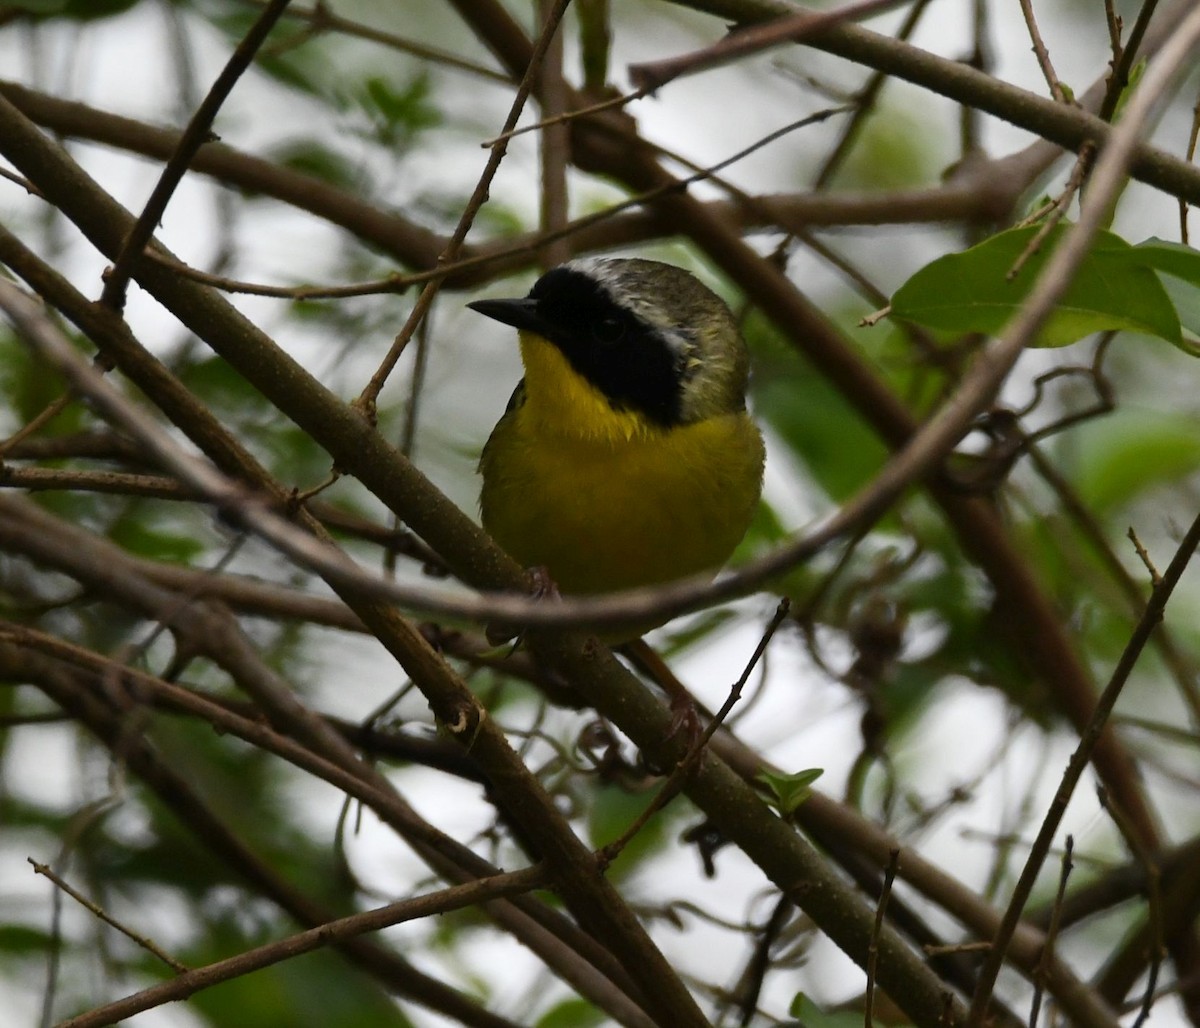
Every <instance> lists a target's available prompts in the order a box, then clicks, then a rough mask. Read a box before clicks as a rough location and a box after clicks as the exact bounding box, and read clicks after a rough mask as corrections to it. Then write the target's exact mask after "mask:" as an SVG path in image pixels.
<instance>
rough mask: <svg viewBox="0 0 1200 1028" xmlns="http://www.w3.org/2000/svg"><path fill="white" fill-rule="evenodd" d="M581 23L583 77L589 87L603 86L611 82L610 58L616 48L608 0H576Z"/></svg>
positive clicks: (580, 43)
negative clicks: (613, 47) (609, 72)
mask: <svg viewBox="0 0 1200 1028" xmlns="http://www.w3.org/2000/svg"><path fill="white" fill-rule="evenodd" d="M575 17H576V19H577V20H578V22H579V53H580V57H581V58H582V63H583V80H584V82H585V83H586V85H587V87H588V88H589V89H595V90H599V89H603V88H604V84H605V83H606V82H607V81H608V58H609V51H610V50H611V48H612V32H611V30H610V28H609V5H608V0H576V3H575Z"/></svg>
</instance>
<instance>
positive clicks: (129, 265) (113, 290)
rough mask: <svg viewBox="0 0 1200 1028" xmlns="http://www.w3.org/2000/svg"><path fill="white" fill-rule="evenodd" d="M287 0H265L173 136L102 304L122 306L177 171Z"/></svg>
mask: <svg viewBox="0 0 1200 1028" xmlns="http://www.w3.org/2000/svg"><path fill="white" fill-rule="evenodd" d="M287 5H288V0H271V2H270V3H269V4H267V6H266V7H265V8H264V10H263V13H262V14H261V15H260V16H259V18H258V20H257V21H256V22H255V23H254V24H253V25H252V26H251V27H250V31H249V32H247V33H246V36H245V38H244V39H243V40H242V41H241V43H239V44H238V47H237V49H236V50H234V52H233V55H232V56H231V57H230V58H229V61H228V62H227V63H226V65H225V67H224V68H223V69H222V71H221V74H220V75H219V76H218V77H217V81H216V82H214V83H213V86H212V89H210V90H209V91H208V95H207V96H206V97H205V98H204V102H203V103H202V104H201V105H200V107H199V108H198V109H197V111H196V113H195V115H194V116H193V117H192V120H191V121H190V122H189V123H188V127H187V128H186V129H185V130H184V132H183V135H181V136H180V137H179V145H178V147H177V148H176V150H175V153H174V154H173V155H172V156H171V159H170V160H169V161H167V164H166V166H165V167H164V168H163V170H162V174H161V175H160V176H159V179H158V184H157V185H156V186H155V187H154V191H153V192H152V193H151V194H150V199H149V200H147V201H146V206H145V207H143V208H142V213H141V214H140V215H139V216H138V219H137V223H136V224H135V225H134V226H133V228H132V229H131V230H130V232H129V235H128V236H126V237H125V242H124V244H123V245H122V247H121V251H120V253H119V254H117V259H116V260H115V261H114V262H113V264H112V267H111V268H110V269H109V271H108V273H107V274H106V276H105V282H104V289H103V291H102V292H101V294H100V302H101V303H103V304H104V305H105V306H107V307H111V308H112V309H113V310H115V311H118V312H119V311H121V310H123V309H124V307H125V292H126V289H127V288H128V286H129V279H130V278H131V276H132V275H133V265H134V263H135V262H136V261H137V259H138V257H140V256H141V254H142V251H143V250H144V249H145V248H146V244H147V243H149V242H150V237H151V236H152V235H153V234H154V229H155V228H156V227H157V225H158V223H159V222H160V221H161V220H162V216H163V212H164V211H166V209H167V204H168V203H169V202H170V200H171V196H172V195H173V194H174V192H175V189H176V187H177V186H178V185H179V183H180V182H182V181H183V176H184V175H185V174H186V173H187V170H188V167H189V165H190V164H191V162H192V158H193V157H194V156H195V153H196V151H197V150H199V149H200V147H201V146H203V145H204V144H205V143H206V142H208V141H210V140H211V139H212V138H213V134H212V123H213V120H214V119H215V118H216V116H217V112H218V111H219V110H220V109H221V105H222V104H224V102H225V100H226V98H227V97H228V96H229V94H230V92H231V91H232V90H233V87H234V85H235V84H236V83H237V80H238V79H239V78H241V77H242V73H243V72H245V70H246V69H247V68H249V67H250V62H251V61H253V60H254V55H255V53H257V52H258V49H259V47H261V46H262V44H263V43H264V42H265V41H266V38H267V36H268V35H269V34H270V32H271V29H272V28H274V26H275V23H276V22H277V21H278V20H279V17H280V15H282V14H283V10H284V8H285V7H287Z"/></svg>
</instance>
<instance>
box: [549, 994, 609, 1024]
mask: <svg viewBox="0 0 1200 1028" xmlns="http://www.w3.org/2000/svg"><path fill="white" fill-rule="evenodd" d="M605 1023H607V1019H606V1018H605V1016H604V1014H603V1013H601V1012H600V1011H599V1010H597V1009H596V1008H595V1007H594V1006H592V1005H591V1004H590V1003H588V1002H586V1001H585V1000H582V999H568V1000H564V1001H563V1002H562V1003H559V1004H558V1005H557V1006H554V1007H551V1008H550V1009H549V1010H548V1011H546V1013H544V1014H543V1015H542V1016H541V1017H539V1018H538V1020H537V1025H536V1028H598V1026H599V1025H602V1024H605Z"/></svg>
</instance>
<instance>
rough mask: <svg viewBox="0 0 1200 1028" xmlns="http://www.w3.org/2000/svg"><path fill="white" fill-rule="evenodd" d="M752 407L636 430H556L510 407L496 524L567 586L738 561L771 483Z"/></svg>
mask: <svg viewBox="0 0 1200 1028" xmlns="http://www.w3.org/2000/svg"><path fill="white" fill-rule="evenodd" d="M762 468H763V444H762V437H761V436H760V435H759V432H758V429H757V428H756V427H755V425H754V423H753V422H752V421H751V420H750V418H749V416H748V415H747V414H746V413H745V412H738V413H736V414H725V415H720V416H717V417H713V418H709V419H707V420H705V421H701V422H698V423H696V424H692V425H684V426H680V427H677V428H673V429H671V430H669V431H661V430H655V431H652V432H645V433H639V434H636V435H634V436H632V437H631V438H621V439H616V438H614V437H611V436H610V437H603V436H601V437H594V436H593V437H579V436H572V435H560V434H559V433H557V432H555V433H552V434H547V433H546V432H544V431H543V430H542V428H541V425H540V424H539V422H538V421H537V420H536V419H535V418H533V417H531V416H530V415H529V412H528V408H527V407H517V408H516V409H514V410H511V411H509V412H508V413H507V414H506V415H505V416H504V418H502V419H501V421H500V423H499V424H498V425H497V426H496V428H495V431H494V432H493V433H492V437H491V439H490V440H489V441H488V445H487V447H486V449H485V451H484V455H483V459H482V460H481V462H480V471H481V472H482V474H483V491H482V495H481V498H480V506H481V510H482V515H483V524H484V527H485V528H486V529H487V530H488V532H489V533H491V535H492V536H493V537H494V538H495V539H496V541H497V542H499V543H500V545H501V546H503V547H504V549H505V550H507V551H508V553H509V554H510V555H512V556H513V557H514V558H515V559H516V560H518V561H519V562H520V563H521V564H523V565H525V566H526V567H536V566H543V567H545V568H546V569H547V570H548V571H549V573H550V577H551V578H552V579H553V580H554V581H555V583H556V584H557V585H558V587H559V588H560V589H561V590H562V591H563V592H567V593H596V592H608V591H611V590H615V589H628V588H633V587H636V586H641V585H652V584H658V583H661V582H666V581H670V580H671V579H674V578H680V577H682V576H685V575H690V574H695V573H698V572H702V571H712V572H715V571H716V570H717V569H718V568H719V567H720V566H721V565H722V564H724V563H725V561H726V560H728V558H729V555H730V554H731V553H732V552H733V550H734V547H736V546H737V544H738V542H740V541H741V538H742V536H743V535H744V534H745V532H746V528H747V527H748V526H749V524H750V519H751V517H752V516H753V514H754V509H755V507H756V505H757V503H758V497H759V492H760V490H761V486H762Z"/></svg>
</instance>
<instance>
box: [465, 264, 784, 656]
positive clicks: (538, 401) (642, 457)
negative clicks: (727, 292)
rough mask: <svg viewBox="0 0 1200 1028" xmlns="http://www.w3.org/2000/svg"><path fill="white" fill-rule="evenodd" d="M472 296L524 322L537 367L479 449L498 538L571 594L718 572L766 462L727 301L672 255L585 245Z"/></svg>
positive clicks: (527, 356) (527, 366) (743, 523)
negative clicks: (541, 269) (613, 253)
mask: <svg viewBox="0 0 1200 1028" xmlns="http://www.w3.org/2000/svg"><path fill="white" fill-rule="evenodd" d="M467 306H468V307H470V308H471V309H473V310H474V311H476V312H478V313H480V314H483V315H485V316H486V317H489V318H492V319H495V320H496V321H499V322H502V323H503V324H505V325H509V326H511V327H513V328H516V329H517V331H518V339H519V342H520V350H521V361H522V364H523V366H524V377H523V378H522V379H521V381H520V382H519V383H518V384H517V386H516V389H515V390H514V391H513V394H512V397H511V399H510V400H509V402H508V406H507V409H506V410H505V412H504V414H503V415H502V416H501V418H500V420H499V422H498V423H497V424H496V426H495V428H494V429H493V430H492V433H491V435H490V437H489V438H488V440H487V443H486V444H485V446H484V448H483V451H482V454H481V457H480V461H479V473H480V474H481V475H482V479H483V484H482V489H481V493H480V514H481V520H482V523H483V527H484V529H485V530H486V531H487V532H488V533H489V534H490V535H491V536H492V538H493V539H495V540H496V541H497V542H498V543H499V544H500V546H501V547H502V548H503V549H504V550H505V551H506V552H507V553H508V554H509V555H510V556H511V557H513V558H515V559H516V560H517V561H518V562H520V563H521V564H522V565H523V566H525V567H528V568H537V569H540V570H542V571H544V572H545V573H546V574H547V575H548V576H549V579H550V581H551V582H552V583H553V586H554V587H556V588H557V590H558V591H559V592H561V593H563V594H568V595H569V594H576V595H589V594H596V593H606V592H612V591H615V590H624V589H633V588H637V587H641V586H653V585H658V584H661V583H664V582H668V581H671V580H674V579H677V578H682V577H685V576H689V575H696V574H701V573H706V574H710V575H715V574H716V572H717V571H718V570H719V569H720V567H721V566H722V565H723V564H724V563H725V562H726V561H727V560H728V559H729V557H730V555H731V554H732V553H733V551H734V549H735V547H736V546H737V545H738V543H739V542H740V541H741V540H742V538H743V536H744V535H745V533H746V531H747V528H748V527H749V525H750V522H751V519H752V518H753V516H754V513H755V510H756V509H757V506H758V501H759V496H760V494H761V491H762V478H763V464H764V459H765V450H764V446H763V439H762V434H761V432H760V431H759V429H758V426H757V425H756V424H755V422H754V420H753V419H752V417H751V416H750V414H749V413H748V411H747V409H746V388H747V382H748V376H749V355H748V352H747V348H746V343H745V341H744V339H743V337H742V334H741V331H740V330H739V327H738V324H737V321H736V319H735V318H734V316H733V313H732V312H731V311H730V309H729V307H728V306H727V305H726V304H725V302H724V301H723V300H721V298H720V297H718V296H717V295H716V294H715V293H714V292H713V291H712V290H711V289H709V288H708V287H707V286H706V285H704V284H703V283H702V282H701V281H700V280H699V279H698V278H696V277H695V276H694V275H692V274H691V273H690V272H688V271H686V270H684V269H683V268H680V267H677V266H675V265H673V264H667V263H663V262H660V261H653V260H646V259H642V258H635V257H585V258H580V259H576V260H571V261H569V262H567V263H565V264H562V265H560V266H558V267H555V268H552V269H550V270H549V271H547V272H546V273H545V274H543V275H542V276H541V277H540V278H539V279H538V280H537V281H536V283H535V284H534V286H533V288H532V289H531V290H530V292H529V294H528V295H527V296H525V297H522V298H519V299H481V300H476V301H474V302H472V303H469V304H468V305H467ZM637 634H640V632H639V633H637Z"/></svg>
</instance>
